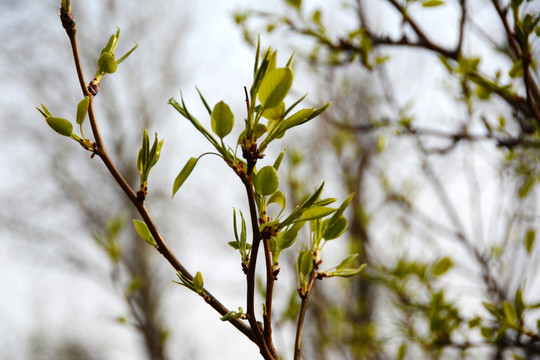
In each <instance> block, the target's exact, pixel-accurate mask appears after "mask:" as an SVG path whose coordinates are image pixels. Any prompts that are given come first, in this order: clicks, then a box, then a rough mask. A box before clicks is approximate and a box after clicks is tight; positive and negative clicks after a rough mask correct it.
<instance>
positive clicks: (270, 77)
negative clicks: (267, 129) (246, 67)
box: [259, 68, 294, 109]
mask: <svg viewBox="0 0 540 360" xmlns="http://www.w3.org/2000/svg"><path fill="white" fill-rule="evenodd" d="M293 77H294V75H293V71H292V69H291V68H278V69H274V70H272V71H270V72H269V73H267V74H266V75H265V76H264V78H263V80H262V82H261V86H260V88H259V100H260V101H261V104H262V106H263V107H264V108H265V109H268V108H273V107H275V106H278V105H279V104H280V103H281V102H282V101H283V99H285V97H286V96H287V94H288V93H289V90H290V89H291V86H292V83H293Z"/></svg>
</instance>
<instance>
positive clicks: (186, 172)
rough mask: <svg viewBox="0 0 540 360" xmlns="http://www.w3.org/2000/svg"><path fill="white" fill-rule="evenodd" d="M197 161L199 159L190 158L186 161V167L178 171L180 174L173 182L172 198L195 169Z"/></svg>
mask: <svg viewBox="0 0 540 360" xmlns="http://www.w3.org/2000/svg"><path fill="white" fill-rule="evenodd" d="M197 161H199V159H197V158H194V157H192V158H190V159H189V160H188V161H187V163H186V165H184V167H183V168H182V170H181V171H180V173H179V174H178V176H177V177H176V179H175V180H174V185H173V193H172V196H173V197H174V194H176V192H177V191H178V189H180V186H182V184H183V183H184V182H185V181H186V179H187V178H188V176H189V175H190V174H191V172H192V171H193V169H194V168H195V165H197Z"/></svg>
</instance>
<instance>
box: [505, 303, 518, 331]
mask: <svg viewBox="0 0 540 360" xmlns="http://www.w3.org/2000/svg"><path fill="white" fill-rule="evenodd" d="M502 308H503V313H504V317H505V318H506V321H507V322H508V324H509V325H510V326H514V325H516V318H517V314H516V309H514V307H513V306H512V304H510V303H509V302H508V301H504V302H503V306H502Z"/></svg>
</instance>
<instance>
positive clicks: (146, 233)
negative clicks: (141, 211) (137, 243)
mask: <svg viewBox="0 0 540 360" xmlns="http://www.w3.org/2000/svg"><path fill="white" fill-rule="evenodd" d="M133 226H135V230H136V231H137V234H139V236H140V237H141V238H142V239H143V240H144V241H146V242H147V243H149V244H150V245H152V246H153V247H156V246H157V243H156V240H155V239H154V237H153V236H152V234H151V233H150V230H149V229H148V226H146V224H145V223H144V222H142V221H139V220H133Z"/></svg>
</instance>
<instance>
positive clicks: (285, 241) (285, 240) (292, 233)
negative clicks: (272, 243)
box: [280, 222, 305, 250]
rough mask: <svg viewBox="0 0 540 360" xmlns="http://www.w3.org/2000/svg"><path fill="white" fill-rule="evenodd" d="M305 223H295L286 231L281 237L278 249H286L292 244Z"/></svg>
mask: <svg viewBox="0 0 540 360" xmlns="http://www.w3.org/2000/svg"><path fill="white" fill-rule="evenodd" d="M304 224H305V222H297V223H295V224H294V225H293V226H291V227H290V228H289V229H287V230H286V231H285V232H284V233H283V235H282V236H281V242H280V248H281V249H282V250H284V249H287V248H289V247H291V246H292V244H294V242H295V241H296V238H297V237H298V232H299V231H300V229H301V228H302V226H304Z"/></svg>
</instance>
